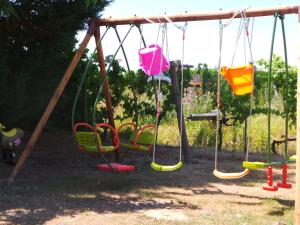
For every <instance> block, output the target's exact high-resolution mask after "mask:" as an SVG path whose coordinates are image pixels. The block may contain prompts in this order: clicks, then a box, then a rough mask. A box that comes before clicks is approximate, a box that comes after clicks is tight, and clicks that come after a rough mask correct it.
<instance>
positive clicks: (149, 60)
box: [139, 44, 170, 76]
mask: <svg viewBox="0 0 300 225" xmlns="http://www.w3.org/2000/svg"><path fill="white" fill-rule="evenodd" d="M139 56H140V66H141V68H142V70H143V71H144V72H145V73H146V74H147V75H149V76H155V75H159V74H160V73H162V72H165V71H167V70H168V69H169V66H170V65H169V62H168V61H167V59H166V58H165V56H164V55H163V54H162V49H161V47H160V46H159V45H156V44H153V45H149V46H148V47H146V48H142V49H140V50H139Z"/></svg>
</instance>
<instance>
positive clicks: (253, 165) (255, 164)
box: [243, 155, 296, 170]
mask: <svg viewBox="0 0 300 225" xmlns="http://www.w3.org/2000/svg"><path fill="white" fill-rule="evenodd" d="M294 162H296V155H293V156H291V157H290V158H289V159H288V160H286V161H277V162H270V163H266V162H248V161H247V162H243V167H244V168H247V169H249V170H259V169H264V168H266V167H268V166H279V165H283V164H287V163H294Z"/></svg>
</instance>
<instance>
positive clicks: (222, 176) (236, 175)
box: [213, 20, 249, 179]
mask: <svg viewBox="0 0 300 225" xmlns="http://www.w3.org/2000/svg"><path fill="white" fill-rule="evenodd" d="M223 29H224V25H223V24H222V21H221V20H219V36H220V38H219V62H218V81H217V127H216V143H215V169H214V171H213V174H214V175H215V176H216V177H218V178H220V179H239V178H242V177H244V176H246V175H247V174H248V173H249V170H248V169H244V170H243V171H241V172H237V173H224V172H221V171H219V170H218V167H217V164H218V142H219V134H218V131H219V127H220V107H221V87H220V86H221V59H222V43H223Z"/></svg>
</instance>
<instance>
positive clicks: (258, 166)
mask: <svg viewBox="0 0 300 225" xmlns="http://www.w3.org/2000/svg"><path fill="white" fill-rule="evenodd" d="M243 167H244V168H247V169H249V170H259V169H264V168H265V167H267V164H266V163H264V162H243Z"/></svg>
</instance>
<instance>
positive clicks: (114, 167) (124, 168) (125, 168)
mask: <svg viewBox="0 0 300 225" xmlns="http://www.w3.org/2000/svg"><path fill="white" fill-rule="evenodd" d="M109 165H110V166H109ZM109 165H107V164H98V165H97V166H96V168H97V169H98V170H102V171H115V172H129V171H133V170H136V167H135V166H132V165H124V164H119V163H110V164H109Z"/></svg>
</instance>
